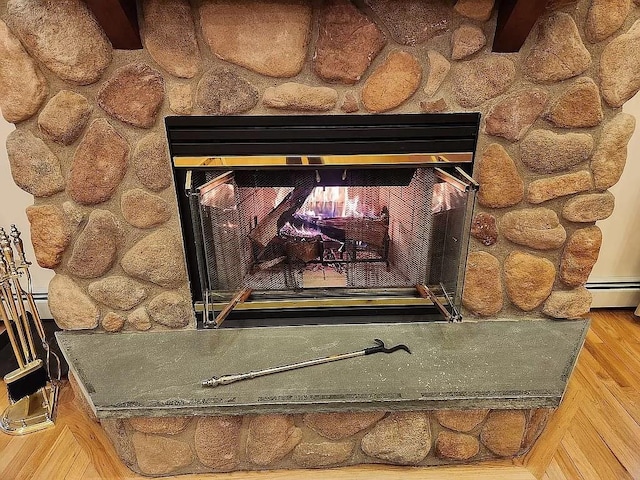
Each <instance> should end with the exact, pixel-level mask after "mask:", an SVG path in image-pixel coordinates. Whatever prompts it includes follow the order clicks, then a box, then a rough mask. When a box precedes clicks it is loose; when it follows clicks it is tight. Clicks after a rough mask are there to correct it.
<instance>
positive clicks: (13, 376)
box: [4, 358, 44, 383]
mask: <svg viewBox="0 0 640 480" xmlns="http://www.w3.org/2000/svg"><path fill="white" fill-rule="evenodd" d="M43 365H44V364H43V363H42V360H40V359H39V358H36V359H35V360H34V361H33V362H29V363H27V364H26V365H25V366H24V368H18V369H17V370H14V371H13V372H9V373H7V374H6V375H5V376H4V382H5V383H11V382H15V381H16V380H19V379H21V378H22V377H25V376H27V375H29V374H30V373H31V372H33V371H34V370H37V369H38V368H41V367H42V366H43Z"/></svg>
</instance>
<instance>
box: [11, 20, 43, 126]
mask: <svg viewBox="0 0 640 480" xmlns="http://www.w3.org/2000/svg"><path fill="white" fill-rule="evenodd" d="M0 58H2V62H0V110H2V116H3V117H4V118H5V120H6V121H7V122H11V123H18V122H21V121H23V120H26V119H28V118H31V117H32V116H33V115H34V114H35V113H36V112H37V111H38V109H39V108H40V105H42V102H44V100H45V98H47V91H48V90H49V87H48V85H47V81H46V80H45V78H44V76H43V75H42V72H40V69H39V68H38V66H37V65H36V63H35V62H34V61H33V59H32V58H31V57H30V56H29V55H28V54H27V52H25V50H24V48H23V47H22V45H21V44H20V42H19V41H18V39H17V38H16V37H14V36H13V34H12V33H11V31H10V30H9V29H8V28H7V25H6V24H5V23H4V22H3V21H2V20H0Z"/></svg>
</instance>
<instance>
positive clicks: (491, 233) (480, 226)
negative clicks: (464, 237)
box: [471, 212, 498, 246]
mask: <svg viewBox="0 0 640 480" xmlns="http://www.w3.org/2000/svg"><path fill="white" fill-rule="evenodd" d="M471 235H472V236H474V237H475V238H477V239H478V240H480V241H481V242H482V243H483V244H485V245H486V246H490V245H494V244H495V243H496V242H497V241H498V224H497V222H496V217H494V216H493V215H491V214H489V213H484V212H480V213H478V214H477V215H476V216H475V217H473V222H472V223H471Z"/></svg>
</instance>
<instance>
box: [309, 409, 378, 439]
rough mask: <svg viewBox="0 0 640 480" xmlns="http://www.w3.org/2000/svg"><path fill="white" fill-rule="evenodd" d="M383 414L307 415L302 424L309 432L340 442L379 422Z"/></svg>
mask: <svg viewBox="0 0 640 480" xmlns="http://www.w3.org/2000/svg"><path fill="white" fill-rule="evenodd" d="M384 415H385V412H362V413H351V412H349V413H308V414H307V415H305V416H304V423H305V425H306V426H307V427H309V428H310V429H311V430H313V431H315V432H317V433H319V434H320V435H322V436H323V437H326V438H330V439H331V440H341V439H343V438H347V437H350V436H351V435H353V434H355V433H358V432H359V431H361V430H364V429H365V428H369V427H370V426H371V425H373V424H374V423H376V422H377V421H378V420H381V419H382V417H384Z"/></svg>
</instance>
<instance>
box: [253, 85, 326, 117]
mask: <svg viewBox="0 0 640 480" xmlns="http://www.w3.org/2000/svg"><path fill="white" fill-rule="evenodd" d="M337 102H338V92H336V91H335V90H334V89H333V88H329V87H312V86H309V85H304V84H302V83H295V82H287V83H283V84H282V85H278V86H277V87H269V88H267V89H266V90H265V92H264V96H263V97H262V103H263V104H264V105H265V106H267V107H271V108H277V109H280V110H297V111H305V112H326V111H328V110H332V109H333V108H334V107H335V106H336V103H337Z"/></svg>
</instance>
